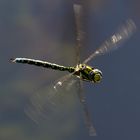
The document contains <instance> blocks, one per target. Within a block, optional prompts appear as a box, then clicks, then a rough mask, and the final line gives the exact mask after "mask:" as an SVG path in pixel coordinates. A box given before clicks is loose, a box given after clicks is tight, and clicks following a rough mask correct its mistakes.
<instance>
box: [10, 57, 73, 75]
mask: <svg viewBox="0 0 140 140" xmlns="http://www.w3.org/2000/svg"><path fill="white" fill-rule="evenodd" d="M11 61H12V62H14V63H23V64H30V65H35V66H39V67H45V68H50V69H54V70H60V71H68V72H70V73H72V72H74V70H75V68H74V67H65V66H61V65H58V64H54V63H50V62H47V61H41V60H35V59H29V58H15V59H11Z"/></svg>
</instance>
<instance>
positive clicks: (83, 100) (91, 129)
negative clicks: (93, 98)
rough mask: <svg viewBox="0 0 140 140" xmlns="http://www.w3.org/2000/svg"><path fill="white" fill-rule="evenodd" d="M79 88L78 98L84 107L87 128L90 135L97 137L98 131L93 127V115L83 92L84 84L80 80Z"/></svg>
mask: <svg viewBox="0 0 140 140" xmlns="http://www.w3.org/2000/svg"><path fill="white" fill-rule="evenodd" d="M77 87H78V97H79V99H80V103H81V105H82V107H83V111H84V117H85V124H86V126H87V128H88V129H89V135H90V136H96V129H95V127H94V126H93V123H92V121H91V115H90V112H89V110H88V107H87V103H86V97H85V94H84V92H83V82H82V81H81V80H78V82H77Z"/></svg>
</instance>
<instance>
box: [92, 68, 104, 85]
mask: <svg viewBox="0 0 140 140" xmlns="http://www.w3.org/2000/svg"><path fill="white" fill-rule="evenodd" d="M91 79H92V81H93V82H94V83H99V82H100V81H101V80H102V72H101V71H100V70H99V69H93V70H92V72H91Z"/></svg>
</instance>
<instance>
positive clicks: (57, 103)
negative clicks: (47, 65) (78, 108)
mask: <svg viewBox="0 0 140 140" xmlns="http://www.w3.org/2000/svg"><path fill="white" fill-rule="evenodd" d="M61 80H62V81H61ZM58 81H59V82H61V83H62V84H61V85H59V84H58V85H57V86H56V87H55V88H54V85H50V86H47V87H43V88H42V89H39V90H38V91H35V92H34V93H33V95H32V96H31V98H30V100H29V103H28V104H27V106H26V107H25V113H26V114H27V116H28V117H29V118H30V119H32V120H33V121H34V122H36V123H37V124H38V123H41V122H42V121H44V120H48V119H50V118H51V116H57V115H58V114H61V112H62V110H65V108H66V106H67V107H68V106H71V101H73V100H74V98H73V94H72V93H74V92H75V86H74V83H75V79H73V78H72V76H71V75H66V76H64V77H62V78H60V79H59V80H58ZM69 92H71V93H70V94H69ZM57 113H58V114H57Z"/></svg>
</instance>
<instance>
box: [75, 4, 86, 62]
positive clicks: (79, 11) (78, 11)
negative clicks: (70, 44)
mask: <svg viewBox="0 0 140 140" xmlns="http://www.w3.org/2000/svg"><path fill="white" fill-rule="evenodd" d="M73 9H74V15H75V23H76V33H77V34H76V41H77V44H76V63H77V64H79V63H80V49H81V47H82V44H83V39H84V32H83V27H82V16H83V7H82V5H81V4H74V5H73Z"/></svg>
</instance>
